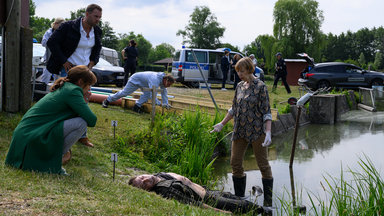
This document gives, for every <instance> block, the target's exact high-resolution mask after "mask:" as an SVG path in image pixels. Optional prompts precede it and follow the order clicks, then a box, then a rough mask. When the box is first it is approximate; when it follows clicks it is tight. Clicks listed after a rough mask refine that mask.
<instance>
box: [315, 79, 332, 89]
mask: <svg viewBox="0 0 384 216" xmlns="http://www.w3.org/2000/svg"><path fill="white" fill-rule="evenodd" d="M330 86H331V85H330V84H329V82H328V81H327V80H320V81H319V82H318V83H317V88H318V89H320V88H329V87H330Z"/></svg>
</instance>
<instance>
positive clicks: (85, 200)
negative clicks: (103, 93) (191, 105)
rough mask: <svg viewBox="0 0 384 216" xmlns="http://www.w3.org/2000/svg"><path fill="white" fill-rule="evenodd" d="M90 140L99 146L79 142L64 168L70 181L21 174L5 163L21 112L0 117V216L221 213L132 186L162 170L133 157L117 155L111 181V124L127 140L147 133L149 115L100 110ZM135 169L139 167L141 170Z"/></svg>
mask: <svg viewBox="0 0 384 216" xmlns="http://www.w3.org/2000/svg"><path fill="white" fill-rule="evenodd" d="M90 107H91V109H92V110H93V111H94V112H95V113H96V114H97V116H98V122H97V125H96V127H94V128H89V130H88V137H89V138H90V139H91V141H92V142H93V143H94V144H95V148H87V147H85V146H82V145H80V144H75V146H74V147H73V148H72V152H73V158H72V160H71V161H70V162H69V163H68V164H67V165H66V166H65V168H66V170H67V172H68V173H69V174H70V176H69V177H63V176H58V175H52V174H51V175H49V174H43V173H34V172H28V171H21V170H18V169H14V168H10V167H7V166H5V165H4V160H5V156H6V153H7V151H8V147H9V144H10V141H11V137H12V132H13V130H14V128H15V127H16V126H17V123H18V122H19V121H20V119H21V117H22V115H21V114H7V113H0V128H1V130H0V215H217V214H218V212H215V211H212V210H208V209H202V208H198V207H193V206H188V205H184V204H180V203H178V202H176V201H173V200H166V199H163V198H161V197H160V196H158V195H156V194H154V193H149V192H144V191H142V190H140V189H136V188H133V187H131V186H128V180H129V178H130V177H131V176H132V175H136V174H141V173H145V172H149V173H151V172H155V171H158V170H157V169H158V168H157V167H156V165H154V164H151V163H147V162H145V161H143V160H141V159H140V157H137V155H135V154H132V155H131V156H130V157H124V156H121V155H120V156H119V159H118V162H117V164H116V173H117V175H116V179H115V181H112V170H113V164H112V162H111V161H110V153H111V152H113V145H115V143H116V140H115V139H114V138H113V128H112V127H111V120H118V126H117V130H116V134H117V135H118V136H121V137H123V136H125V135H127V134H129V133H134V132H135V133H136V132H138V131H142V130H144V129H146V128H147V127H148V126H149V124H150V115H148V114H143V115H138V114H136V113H133V112H132V111H129V110H128V111H127V110H123V109H122V108H120V107H113V106H111V107H110V108H108V109H102V108H101V105H100V104H90ZM137 167H139V168H140V170H139V169H137Z"/></svg>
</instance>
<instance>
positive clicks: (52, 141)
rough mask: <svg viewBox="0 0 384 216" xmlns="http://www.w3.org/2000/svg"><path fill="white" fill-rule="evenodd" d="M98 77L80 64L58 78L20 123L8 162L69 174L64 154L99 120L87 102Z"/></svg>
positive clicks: (40, 170)
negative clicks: (65, 167)
mask: <svg viewBox="0 0 384 216" xmlns="http://www.w3.org/2000/svg"><path fill="white" fill-rule="evenodd" d="M96 81H97V79H96V77H95V75H94V74H93V73H92V72H91V71H90V70H89V69H88V67H86V66H76V67H74V68H72V69H71V70H69V71H68V75H67V77H63V78H60V79H58V80H56V81H55V83H54V84H53V86H52V87H51V92H50V93H48V94H47V95H46V96H44V97H43V98H42V99H41V100H40V101H39V102H37V103H36V104H35V105H34V106H33V107H32V108H31V109H29V110H28V111H27V113H26V114H25V115H24V116H23V118H22V120H21V121H20V123H19V124H18V125H17V127H16V129H15V131H14V132H13V137H12V141H11V145H10V147H9V151H8V154H7V158H6V160H5V163H6V164H7V165H10V166H12V167H15V168H20V169H23V170H33V171H39V172H48V173H57V174H66V173H65V170H64V169H63V168H62V162H63V161H62V160H63V158H65V157H67V156H68V152H69V149H70V148H71V146H72V145H73V144H74V143H76V142H77V140H79V138H81V136H82V135H83V134H84V132H85V131H86V129H87V126H89V127H94V126H95V124H96V121H97V117H96V115H95V114H94V113H93V112H92V111H91V109H90V108H89V106H88V104H87V103H86V102H87V101H86V97H87V96H89V94H90V93H88V92H89V91H90V88H91V87H90V86H91V85H93V84H94V83H96ZM63 156H65V157H63Z"/></svg>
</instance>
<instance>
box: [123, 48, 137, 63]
mask: <svg viewBox="0 0 384 216" xmlns="http://www.w3.org/2000/svg"><path fill="white" fill-rule="evenodd" d="M124 52H125V56H126V57H127V60H126V61H127V62H134V63H136V57H137V56H138V55H139V54H138V52H137V48H136V47H134V46H127V47H125V49H124Z"/></svg>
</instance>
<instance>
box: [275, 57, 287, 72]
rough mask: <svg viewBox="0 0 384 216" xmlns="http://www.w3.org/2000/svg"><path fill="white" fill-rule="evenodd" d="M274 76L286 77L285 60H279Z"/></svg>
mask: <svg viewBox="0 0 384 216" xmlns="http://www.w3.org/2000/svg"><path fill="white" fill-rule="evenodd" d="M276 74H278V75H282V76H286V75H287V66H286V65H285V60H284V59H283V58H280V60H277V63H276Z"/></svg>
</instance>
